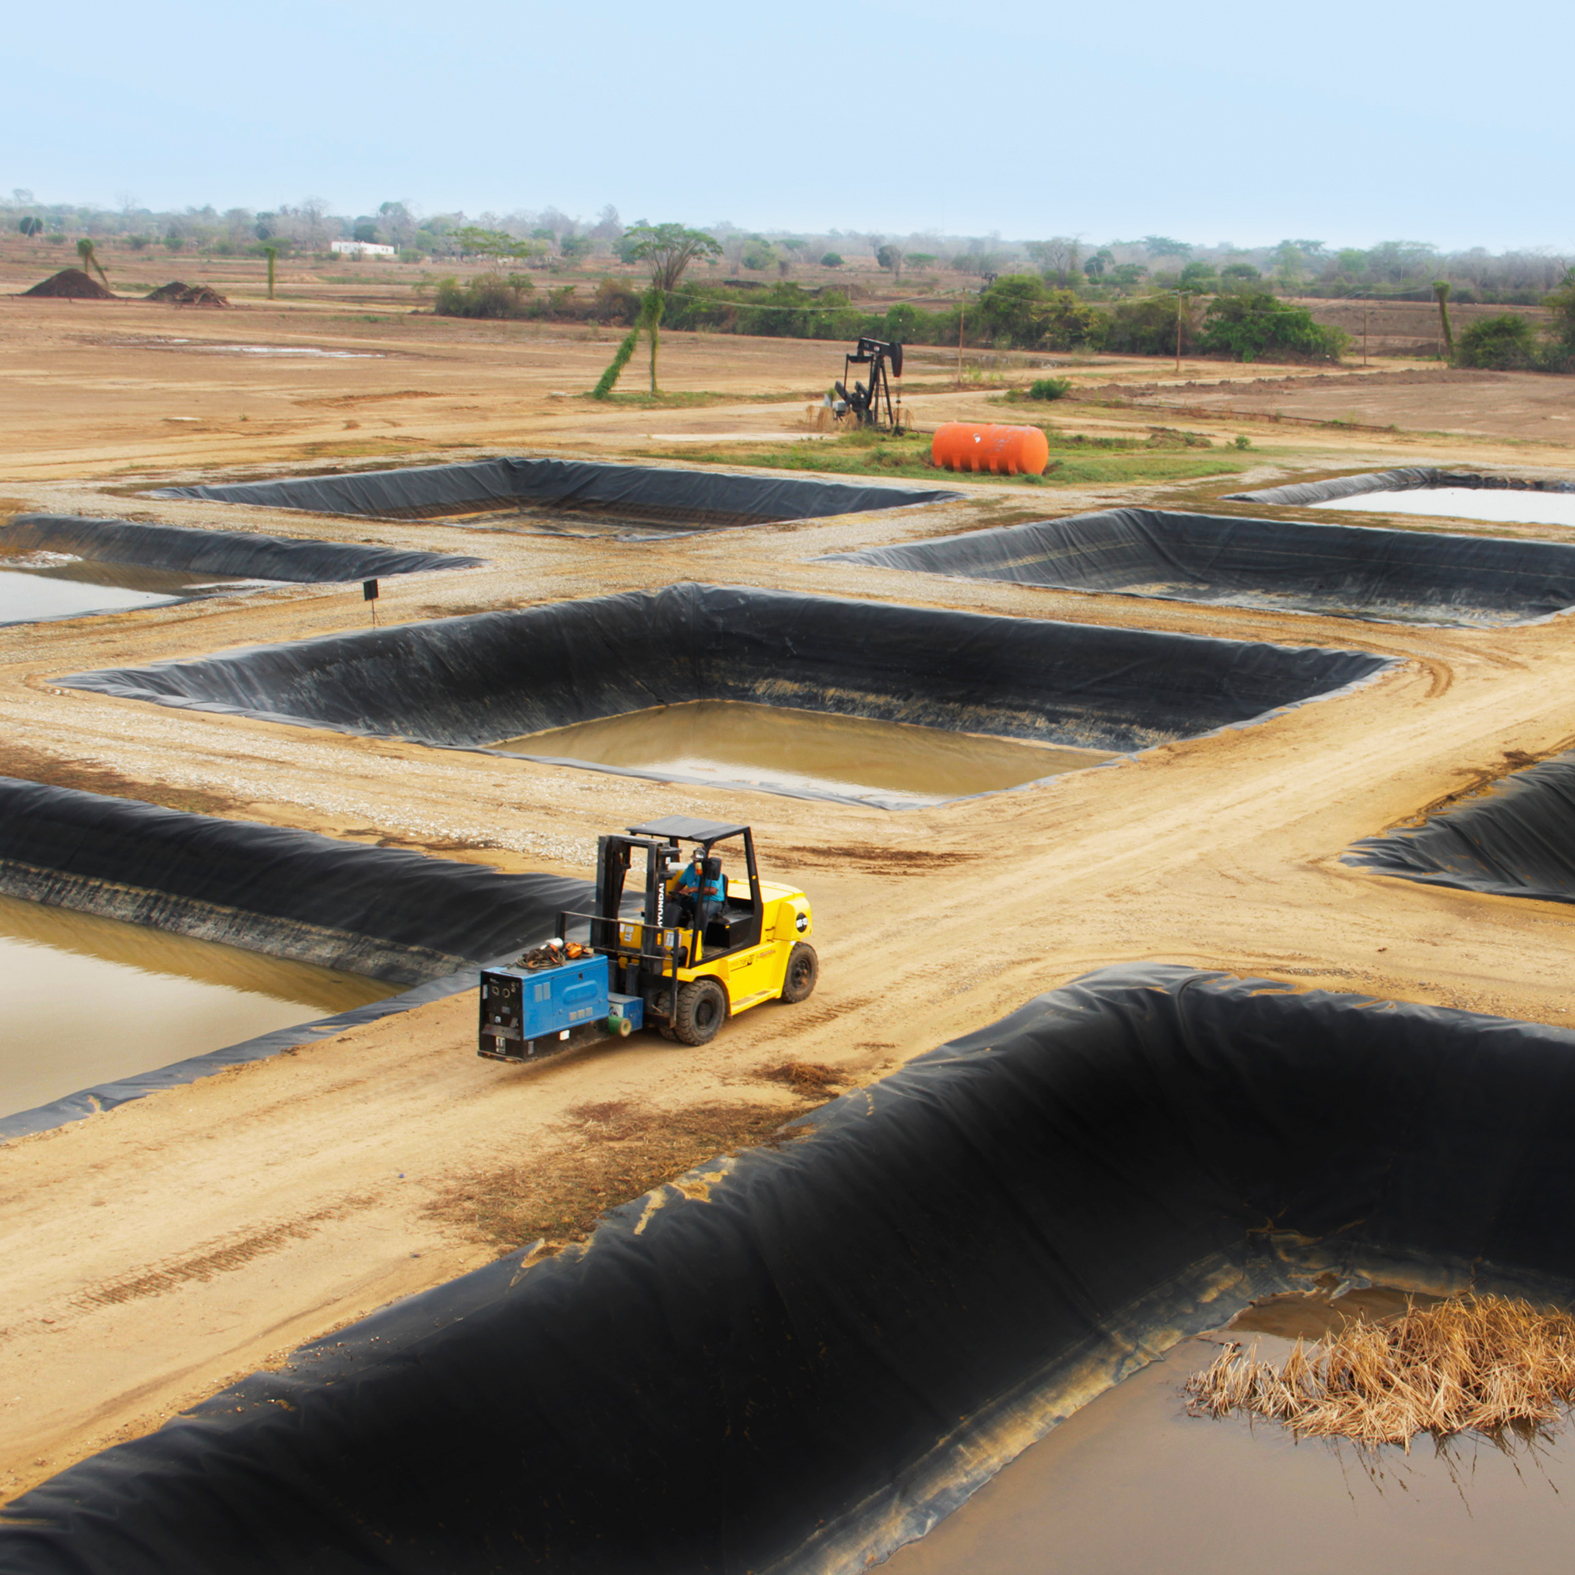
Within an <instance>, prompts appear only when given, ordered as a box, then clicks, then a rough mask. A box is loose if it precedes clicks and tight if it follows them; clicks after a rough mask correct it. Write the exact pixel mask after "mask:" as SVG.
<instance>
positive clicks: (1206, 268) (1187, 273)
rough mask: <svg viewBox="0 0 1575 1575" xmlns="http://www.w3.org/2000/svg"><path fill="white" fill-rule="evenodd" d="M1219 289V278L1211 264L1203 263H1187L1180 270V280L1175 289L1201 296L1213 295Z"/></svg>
mask: <svg viewBox="0 0 1575 1575" xmlns="http://www.w3.org/2000/svg"><path fill="white" fill-rule="evenodd" d="M1219 287H1220V278H1219V275H1218V274H1217V273H1215V271H1214V265H1213V263H1206V262H1203V261H1201V260H1200V261H1197V262H1189V263H1188V264H1187V266H1186V267H1185V268H1183V269H1182V270H1181V278H1180V279H1179V280H1178V281H1177V288H1178V289H1181V290H1192V291H1195V292H1197V293H1198V294H1201V295H1213V294H1214V293H1215V291H1217V290H1218V289H1219Z"/></svg>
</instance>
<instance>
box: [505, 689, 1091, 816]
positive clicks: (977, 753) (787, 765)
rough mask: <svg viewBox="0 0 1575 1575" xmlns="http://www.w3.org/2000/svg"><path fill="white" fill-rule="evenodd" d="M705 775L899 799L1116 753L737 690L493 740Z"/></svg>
mask: <svg viewBox="0 0 1575 1575" xmlns="http://www.w3.org/2000/svg"><path fill="white" fill-rule="evenodd" d="M494 747H496V748H498V749H507V750H512V751H514V752H516V753H518V754H528V755H556V756H561V757H567V758H570V759H574V760H588V761H594V762H595V763H597V764H598V765H604V766H621V767H624V768H626V769H630V770H637V771H653V772H671V773H672V774H673V775H674V776H678V777H697V778H699V779H701V780H703V781H707V782H742V783H745V784H748V785H750V786H758V787H770V788H777V789H786V790H788V791H790V792H814V793H835V794H838V795H839V796H841V797H844V798H856V799H871V800H886V801H891V802H897V803H902V804H914V805H919V804H939V803H943V802H944V801H945V800H947V799H950V798H961V797H962V796H963V795H965V794H968V793H989V792H994V791H996V790H997V789H1000V788H1008V787H1016V786H1017V785H1018V784H1019V783H1023V782H1033V781H1037V780H1038V779H1039V778H1040V777H1048V776H1055V775H1057V774H1059V773H1060V772H1063V771H1081V770H1083V769H1084V768H1085V767H1088V766H1096V765H1098V764H1099V763H1100V762H1101V761H1102V760H1109V759H1111V758H1112V756H1111V755H1110V754H1109V753H1108V752H1106V751H1103V750H1098V749H1063V748H1059V747H1056V746H1054V745H1046V744H1027V743H1021V742H1019V741H1017V740H1015V739H1008V738H989V737H985V736H983V735H980V734H976V733H949V732H947V731H946V730H945V729H944V728H938V727H914V726H911V725H909V724H907V723H901V722H872V721H869V720H867V719H866V718H864V717H856V716H833V715H830V714H828V713H826V712H823V711H799V710H793V709H789V708H788V707H785V706H769V705H751V704H748V703H745V702H743V701H736V700H695V701H691V702H690V703H689V704H687V705H671V706H656V707H653V708H652V709H650V710H648V711H630V712H627V713H625V714H624V715H623V716H611V717H604V718H602V719H600V720H598V721H595V722H577V723H575V724H574V725H573V726H571V727H556V728H551V729H549V730H548V731H546V732H542V733H530V734H527V735H526V736H525V737H523V738H511V739H506V740H505V741H504V742H503V743H501V744H498V745H496V746H494Z"/></svg>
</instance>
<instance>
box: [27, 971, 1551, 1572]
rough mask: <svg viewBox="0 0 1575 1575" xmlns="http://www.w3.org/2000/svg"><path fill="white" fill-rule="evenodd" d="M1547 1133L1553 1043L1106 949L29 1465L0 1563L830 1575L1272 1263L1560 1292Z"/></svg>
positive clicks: (1245, 1295)
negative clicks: (32, 1469)
mask: <svg viewBox="0 0 1575 1575" xmlns="http://www.w3.org/2000/svg"><path fill="white" fill-rule="evenodd" d="M1572 1120H1575V1035H1572V1034H1571V1033H1569V1032H1566V1031H1564V1030H1561V1029H1555V1028H1548V1027H1544V1026H1541V1025H1537V1024H1530V1023H1522V1022H1512V1021H1508V1020H1505V1019H1501V1018H1492V1017H1480V1016H1475V1015H1472V1014H1468V1013H1464V1012H1458V1011H1451V1010H1448V1009H1444V1008H1438V1007H1429V1006H1418V1005H1409V1004H1396V1003H1392V1002H1375V1001H1372V1000H1370V999H1367V998H1365V997H1359V996H1350V995H1332V994H1327V993H1324V992H1321V991H1314V992H1310V993H1307V994H1296V993H1292V991H1291V990H1290V989H1289V988H1288V987H1286V986H1284V985H1275V984H1270V983H1267V982H1265V981H1262V980H1240V979H1234V978H1231V977H1229V976H1224V975H1220V974H1210V973H1199V972H1194V971H1191V970H1187V969H1183V968H1176V967H1168V966H1161V965H1133V966H1128V967H1125V968H1111V969H1106V970H1103V971H1101V972H1099V973H1095V974H1091V975H1089V976H1087V977H1086V978H1084V979H1082V980H1080V981H1078V982H1076V983H1075V984H1072V985H1069V986H1066V987H1065V988H1062V989H1059V990H1056V991H1053V992H1052V993H1050V994H1048V995H1043V996H1040V997H1038V998H1037V999H1036V1000H1034V1001H1032V1002H1030V1003H1029V1004H1028V1005H1026V1006H1025V1007H1023V1008H1022V1009H1021V1010H1020V1011H1018V1012H1016V1013H1014V1014H1013V1015H1011V1016H1010V1017H1008V1018H1006V1019H1005V1020H1003V1021H1001V1022H999V1023H996V1024H993V1025H992V1026H990V1027H988V1028H985V1029H982V1030H981V1031H979V1032H978V1033H975V1034H971V1035H968V1036H966V1037H965V1038H962V1039H959V1040H956V1041H954V1042H952V1043H951V1044H948V1045H945V1046H943V1047H941V1048H940V1049H939V1050H936V1051H934V1052H932V1053H931V1054H929V1055H927V1056H924V1057H921V1058H920V1059H919V1060H917V1061H915V1062H913V1063H911V1064H910V1065H909V1066H907V1067H906V1068H904V1069H903V1070H902V1071H900V1072H898V1073H896V1074H895V1075H893V1076H891V1077H888V1078H886V1079H884V1080H882V1081H881V1082H879V1083H877V1084H875V1085H873V1086H872V1087H871V1088H869V1089H865V1090H861V1091H859V1092H857V1093H855V1094H851V1095H848V1096H847V1097H845V1098H843V1099H839V1100H837V1101H834V1102H833V1103H832V1104H830V1105H828V1106H826V1107H825V1108H824V1109H822V1110H820V1111H818V1112H816V1113H815V1114H814V1115H812V1116H809V1117H806V1118H804V1120H803V1121H802V1122H800V1123H798V1124H797V1125H796V1126H795V1127H794V1128H790V1129H789V1132H790V1133H797V1134H798V1137H797V1140H796V1141H788V1142H785V1143H779V1144H777V1145H775V1146H769V1147H766V1148H761V1149H756V1150H753V1151H750V1152H747V1153H745V1154H743V1155H742V1156H740V1157H738V1158H736V1159H735V1160H731V1161H728V1162H727V1163H725V1164H713V1165H710V1166H707V1167H703V1171H702V1172H697V1173H696V1178H695V1179H696V1183H697V1184H694V1185H690V1186H688V1187H686V1188H679V1187H676V1186H672V1187H666V1188H663V1189H660V1191H659V1192H658V1193H656V1194H653V1195H651V1197H649V1198H647V1199H645V1200H639V1201H637V1202H635V1203H633V1204H631V1205H628V1206H626V1207H624V1208H622V1209H620V1210H618V1211H616V1212H615V1213H614V1214H613V1215H612V1216H610V1217H609V1218H608V1219H607V1220H606V1221H605V1222H604V1223H603V1225H602V1226H601V1228H600V1230H599V1231H598V1233H597V1234H596V1236H595V1237H594V1238H593V1240H592V1241H591V1242H590V1244H589V1245H588V1247H586V1248H585V1249H583V1250H578V1249H576V1250H571V1251H567V1252H564V1253H562V1254H560V1255H558V1256H557V1257H555V1258H550V1259H547V1260H545V1261H542V1262H539V1263H536V1264H535V1265H534V1266H532V1267H528V1268H526V1267H523V1266H522V1263H521V1260H520V1256H519V1255H518V1254H510V1255H509V1256H507V1257H505V1258H504V1259H502V1260H500V1261H499V1262H498V1263H496V1264H494V1265H492V1266H490V1267H488V1268H485V1269H482V1270H479V1271H477V1272H476V1273H473V1274H470V1275H466V1276H464V1277H463V1278H461V1279H458V1280H455V1281H453V1282H452V1283H450V1284H448V1285H444V1286H440V1287H438V1288H436V1289H434V1290H432V1291H429V1292H427V1293H425V1294H423V1295H419V1296H414V1297H411V1298H409V1299H408V1300H405V1301H402V1302H398V1303H396V1304H394V1305H393V1306H391V1307H389V1308H388V1309H386V1310H385V1311H383V1312H382V1313H379V1314H377V1315H376V1316H374V1317H372V1318H369V1319H367V1320H364V1321H363V1322H362V1323H360V1324H357V1325H353V1326H352V1327H350V1328H349V1329H346V1330H343V1331H341V1332H340V1333H338V1334H335V1335H332V1336H329V1337H327V1338H325V1339H323V1340H321V1341H318V1342H317V1343H315V1344H313V1345H309V1346H307V1347H305V1348H303V1349H302V1350H301V1351H299V1352H297V1353H296V1354H295V1356H294V1357H293V1358H292V1359H291V1360H290V1361H289V1362H287V1363H286V1364H285V1365H284V1366H283V1367H282V1368H281V1369H280V1370H277V1371H270V1372H264V1373H258V1374H255V1375H254V1376H252V1377H251V1378H248V1379H246V1380H245V1381H244V1382H242V1383H241V1384H239V1385H237V1386H235V1387H234V1388H231V1389H228V1390H225V1391H224V1392H223V1393H222V1394H219V1395H217V1396H215V1397H214V1398H213V1399H212V1400H210V1401H207V1402H205V1403H204V1404H201V1405H199V1406H197V1407H196V1408H195V1409H194V1410H192V1411H191V1412H189V1413H187V1414H186V1415H184V1416H182V1417H180V1418H178V1419H176V1420H175V1421H173V1422H170V1423H168V1424H166V1425H165V1426H164V1427H162V1428H161V1429H159V1430H158V1431H157V1432H155V1433H153V1434H151V1435H149V1436H147V1437H145V1438H141V1439H137V1440H135V1441H132V1442H130V1443H126V1444H122V1445H119V1446H117V1447H115V1448H112V1449H109V1450H106V1451H105V1452H104V1453H102V1454H100V1455H97V1456H95V1457H93V1458H91V1459H89V1460H86V1461H84V1462H82V1463H81V1464H79V1465H76V1466H74V1467H72V1468H70V1469H68V1470H66V1471H64V1472H62V1473H60V1474H59V1475H58V1476H56V1477H54V1478H53V1479H51V1480H50V1481H48V1482H46V1483H44V1484H43V1485H41V1486H40V1487H38V1488H35V1489H34V1490H32V1491H31V1492H29V1493H27V1494H25V1495H24V1496H23V1497H21V1498H20V1499H18V1500H16V1501H15V1502H13V1503H12V1504H11V1505H10V1506H9V1507H8V1509H7V1511H6V1516H5V1523H4V1526H3V1529H0V1571H4V1572H8V1575H66V1572H68V1571H69V1572H70V1575H154V1572H157V1575H188V1572H190V1575H196V1572H213V1571H218V1570H222V1571H224V1572H225V1575H296V1572H299V1575H308V1572H310V1575H383V1572H387V1575H432V1572H435V1571H439V1570H441V1571H442V1572H444V1575H482V1572H489V1575H490V1572H494V1571H503V1570H510V1571H512V1570H525V1569H530V1570H541V1571H548V1572H555V1575H744V1572H746V1571H755V1572H759V1575H765V1572H768V1571H778V1572H799V1571H802V1572H808V1571H810V1570H816V1571H826V1570H841V1569H863V1568H866V1567H867V1565H868V1564H870V1563H873V1562H875V1561H876V1560H877V1559H879V1558H881V1557H883V1556H885V1554H887V1553H889V1552H890V1551H891V1550H892V1548H893V1547H895V1546H896V1545H898V1544H900V1543H901V1542H902V1541H904V1540H907V1539H909V1538H911V1537H912V1536H914V1535H916V1534H919V1533H920V1532H922V1531H923V1530H924V1529H926V1527H927V1526H928V1525H930V1524H932V1523H933V1521H934V1520H935V1519H936V1518H937V1517H938V1516H939V1515H941V1514H944V1513H946V1512H947V1511H948V1510H950V1509H952V1508H955V1507H956V1505H957V1504H958V1503H959V1502H961V1500H962V1499H963V1498H965V1497H966V1496H967V1495H968V1493H970V1492H971V1491H973V1490H974V1489H975V1488H976V1487H977V1486H978V1485H979V1484H980V1481H981V1480H982V1478H983V1477H984V1476H987V1475H988V1473H989V1471H990V1470H992V1469H994V1468H996V1467H998V1466H999V1465H1000V1464H1002V1463H1004V1461H1005V1459H1009V1458H1010V1456H1011V1455H1012V1454H1014V1453H1016V1452H1017V1451H1018V1450H1020V1449H1021V1448H1023V1447H1024V1446H1025V1445H1026V1444H1027V1443H1028V1442H1031V1441H1032V1439H1033V1438H1034V1437H1036V1436H1039V1435H1040V1434H1042V1433H1043V1432H1044V1431H1046V1430H1047V1429H1048V1428H1049V1427H1050V1426H1052V1425H1053V1423H1054V1421H1055V1420H1056V1418H1057V1416H1058V1415H1059V1414H1060V1411H1059V1409H1058V1407H1059V1406H1060V1404H1061V1402H1059V1401H1058V1400H1057V1399H1056V1398H1055V1397H1056V1395H1057V1393H1059V1392H1060V1390H1059V1389H1058V1385H1061V1384H1064V1383H1065V1382H1067V1381H1068V1380H1069V1379H1077V1380H1079V1381H1081V1382H1083V1384H1084V1387H1083V1388H1082V1390H1081V1391H1080V1392H1082V1393H1084V1394H1086V1393H1087V1392H1088V1389H1087V1386H1086V1380H1087V1378H1088V1375H1089V1374H1090V1373H1091V1372H1094V1371H1096V1370H1097V1371H1099V1372H1100V1373H1102V1374H1103V1378H1104V1381H1106V1382H1108V1381H1110V1380H1112V1379H1115V1378H1118V1377H1119V1376H1121V1375H1122V1374H1123V1373H1124V1372H1126V1371H1130V1370H1131V1369H1132V1367H1133V1366H1135V1365H1141V1364H1142V1362H1144V1361H1146V1360H1148V1359H1151V1358H1152V1356H1153V1355H1155V1354H1157V1353H1158V1352H1159V1351H1160V1350H1162V1349H1163V1348H1164V1347H1165V1345H1166V1343H1168V1341H1170V1340H1172V1339H1175V1338H1177V1337H1178V1336H1180V1335H1182V1334H1185V1333H1189V1332H1196V1331H1197V1330H1200V1329H1202V1328H1209V1327H1217V1326H1218V1325H1219V1324H1221V1323H1223V1322H1225V1321H1227V1320H1228V1319H1229V1318H1230V1316H1231V1315H1232V1314H1233V1313H1234V1312H1235V1311H1236V1310H1238V1308H1239V1307H1240V1306H1242V1305H1244V1304H1245V1302H1246V1301H1248V1300H1250V1299H1252V1298H1253V1297H1254V1296H1256V1295H1260V1294H1263V1293H1264V1291H1265V1290H1267V1289H1272V1288H1276V1287H1279V1286H1283V1285H1284V1284H1285V1283H1287V1276H1288V1272H1289V1267H1290V1266H1291V1265H1293V1264H1300V1265H1301V1269H1300V1272H1302V1273H1308V1272H1311V1269H1310V1263H1322V1264H1325V1265H1333V1266H1334V1267H1335V1269H1336V1270H1337V1271H1340V1272H1348V1271H1350V1270H1351V1269H1352V1267H1353V1265H1356V1264H1358V1263H1363V1262H1371V1261H1373V1260H1374V1259H1375V1258H1376V1259H1383V1260H1385V1261H1388V1262H1390V1263H1395V1262H1400V1263H1405V1264H1412V1265H1416V1266H1418V1268H1419V1272H1420V1268H1421V1267H1422V1266H1427V1265H1452V1266H1454V1268H1455V1272H1458V1273H1460V1274H1466V1273H1475V1274H1478V1275H1490V1274H1491V1275H1499V1274H1504V1275H1507V1276H1510V1277H1511V1278H1517V1277H1518V1279H1519V1282H1520V1283H1525V1284H1548V1285H1559V1286H1567V1285H1568V1284H1569V1282H1570V1280H1571V1278H1572V1276H1575V1233H1572V1232H1571V1231H1570V1230H1569V1229H1568V1221H1569V1219H1570V1217H1571V1213H1572V1211H1575V1147H1572V1146H1571V1145H1570V1144H1569V1143H1568V1142H1567V1141H1566V1134H1567V1132H1568V1130H1569V1127H1570V1124H1571V1122H1572ZM701 1175H703V1177H704V1180H703V1184H699V1177H700V1176H701ZM1304 1260H1310V1261H1304ZM1150 1341H1152V1342H1155V1343H1152V1344H1148V1343H1146V1342H1150Z"/></svg>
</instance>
